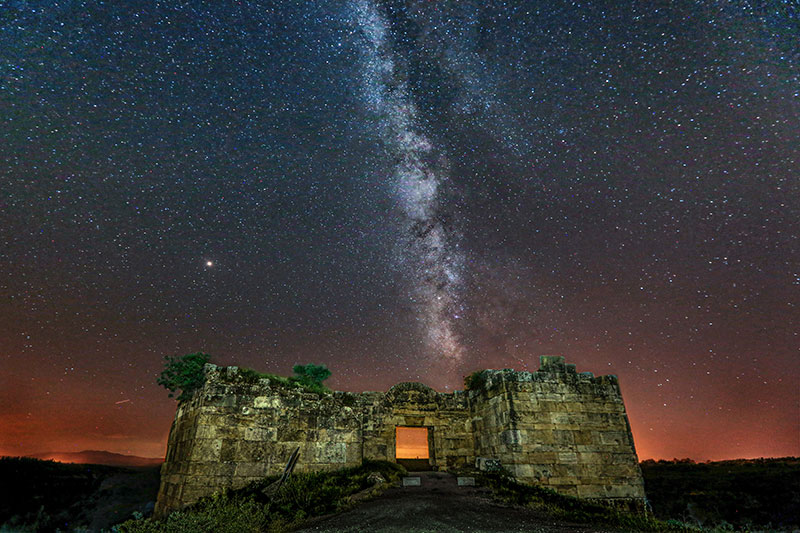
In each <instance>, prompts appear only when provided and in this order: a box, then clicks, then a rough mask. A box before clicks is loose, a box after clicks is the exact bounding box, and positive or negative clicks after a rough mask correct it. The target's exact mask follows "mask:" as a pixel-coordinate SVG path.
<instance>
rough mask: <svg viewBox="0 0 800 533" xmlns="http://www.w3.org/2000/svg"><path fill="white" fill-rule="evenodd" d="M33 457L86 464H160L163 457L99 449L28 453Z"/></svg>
mask: <svg viewBox="0 0 800 533" xmlns="http://www.w3.org/2000/svg"><path fill="white" fill-rule="evenodd" d="M28 457H32V458H34V459H41V460H43V461H57V462H59V463H77V464H87V465H108V466H137V467H138V466H160V465H161V463H163V462H164V459H162V458H159V457H138V456H136V455H124V454H121V453H112V452H104V451H99V450H83V451H81V452H45V453H37V454H33V455H30V456H28Z"/></svg>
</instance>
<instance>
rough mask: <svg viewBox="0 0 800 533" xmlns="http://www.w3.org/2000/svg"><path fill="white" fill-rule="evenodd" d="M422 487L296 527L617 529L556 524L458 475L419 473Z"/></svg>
mask: <svg viewBox="0 0 800 533" xmlns="http://www.w3.org/2000/svg"><path fill="white" fill-rule="evenodd" d="M409 476H416V477H419V478H420V481H421V485H420V486H419V487H394V488H390V489H389V490H387V491H386V492H384V493H383V494H381V495H380V496H378V497H377V498H375V499H373V500H370V501H368V502H366V503H364V504H362V505H360V506H358V507H356V508H354V509H351V510H349V511H346V512H344V513H341V514H338V515H334V516H331V517H327V518H321V519H318V520H315V521H311V522H309V523H307V524H305V526H304V527H302V528H301V529H297V530H296V531H298V532H302V533H311V532H325V533H334V532H344V533H362V532H365V531H370V532H375V533H395V532H396V533H400V532H413V533H456V532H466V531H471V532H486V533H512V532H513V533H516V532H528V533H539V532H542V533H544V532H547V533H550V532H553V533H588V532H601V531H613V530H609V529H597V528H595V527H590V526H581V525H574V524H565V523H563V522H561V523H557V522H554V521H552V520H551V519H548V518H547V517H546V516H544V515H542V514H540V513H537V512H534V511H532V510H530V509H524V508H515V507H508V506H503V505H499V504H497V503H495V502H494V501H493V500H492V498H491V493H490V492H489V491H488V489H483V488H480V487H459V486H458V484H457V480H456V477H455V476H453V475H450V474H445V473H440V472H415V473H410V474H409Z"/></svg>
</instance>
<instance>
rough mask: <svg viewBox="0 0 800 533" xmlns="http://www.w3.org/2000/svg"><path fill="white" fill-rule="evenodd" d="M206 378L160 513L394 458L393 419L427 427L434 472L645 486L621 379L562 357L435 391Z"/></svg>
mask: <svg viewBox="0 0 800 533" xmlns="http://www.w3.org/2000/svg"><path fill="white" fill-rule="evenodd" d="M206 375H207V379H206V384H205V386H204V387H203V389H202V390H200V391H198V392H197V393H196V394H195V396H194V398H193V399H192V400H191V401H188V402H182V403H181V404H179V406H178V410H177V412H176V415H175V421H174V422H173V425H172V429H171V431H170V437H169V442H168V449H167V457H166V461H165V463H164V465H163V467H162V472H161V488H160V490H159V496H158V502H157V504H156V515H163V514H165V513H166V512H168V511H169V510H172V509H176V508H180V507H182V506H184V505H186V504H189V503H192V502H194V501H197V500H198V499H199V498H201V497H203V496H206V495H210V494H211V493H213V492H214V491H215V490H220V489H223V488H229V487H234V488H238V487H241V486H243V485H245V484H247V483H248V482H250V481H254V480H258V479H262V478H263V477H265V476H269V475H273V474H279V473H280V472H281V471H282V470H283V467H284V465H285V464H286V461H287V460H288V459H289V456H290V455H291V453H292V452H293V451H294V449H295V448H297V447H299V448H300V455H299V459H298V463H297V466H296V470H297V471H316V470H322V469H336V468H342V467H346V466H356V465H360V464H361V462H362V461H363V460H364V459H381V460H387V461H394V460H395V428H396V427H397V426H418V427H420V426H421V427H427V428H428V436H429V443H430V452H431V458H430V464H431V465H432V467H433V468H434V469H436V470H444V471H455V470H461V469H466V468H471V467H474V465H475V460H476V458H477V457H489V458H495V459H499V460H500V461H501V462H502V464H503V466H504V467H506V468H507V469H509V470H510V471H511V472H512V473H513V474H514V475H515V476H517V477H518V478H519V479H520V480H522V481H525V482H533V483H538V484H542V485H545V486H549V487H551V488H553V489H555V490H557V491H558V492H561V493H563V494H570V495H573V496H579V497H582V498H596V499H601V500H612V501H618V502H625V503H633V504H634V506H637V505H641V504H643V502H644V488H643V483H642V477H641V472H640V471H639V467H638V461H637V458H636V454H635V450H634V448H633V438H632V437H631V433H630V429H629V426H628V422H627V416H626V414H625V407H624V404H623V403H622V396H621V393H620V390H619V385H618V383H617V380H616V378H614V377H613V376H604V377H593V376H592V375H591V374H589V373H583V374H578V373H576V372H575V368H574V366H573V365H566V364H565V363H564V360H563V358H562V357H557V356H554V357H550V356H543V357H542V365H541V368H540V370H539V371H537V372H533V373H531V372H514V371H512V370H502V371H498V370H487V371H485V372H484V377H485V386H483V387H480V388H478V389H477V390H471V391H467V392H463V391H456V392H454V393H449V394H448V393H440V392H436V391H434V390H433V389H431V388H430V387H427V386H425V385H423V384H421V383H401V384H398V385H395V386H394V387H392V388H391V389H390V390H389V391H388V392H386V393H380V392H366V393H362V394H353V393H347V392H335V393H333V394H330V395H324V394H322V395H318V394H312V393H308V392H304V391H303V390H301V389H297V388H289V387H286V386H285V385H281V384H276V385H273V384H271V383H270V381H269V380H267V379H265V378H261V379H259V378H258V377H257V375H255V374H254V373H251V372H244V371H240V370H239V369H238V368H236V367H227V368H222V367H216V366H214V365H208V366H207V367H206Z"/></svg>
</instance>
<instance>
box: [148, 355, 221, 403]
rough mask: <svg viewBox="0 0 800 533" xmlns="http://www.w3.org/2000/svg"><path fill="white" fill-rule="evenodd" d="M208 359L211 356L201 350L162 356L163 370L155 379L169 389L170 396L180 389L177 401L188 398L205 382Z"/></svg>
mask: <svg viewBox="0 0 800 533" xmlns="http://www.w3.org/2000/svg"><path fill="white" fill-rule="evenodd" d="M210 360H211V357H210V356H209V355H207V354H204V353H202V352H197V353H189V354H186V355H184V356H182V357H176V356H167V357H165V358H164V370H162V371H161V375H160V376H159V377H158V379H157V380H156V381H157V383H158V384H159V385H161V386H162V387H164V388H165V389H167V390H168V391H170V392H169V397H170V398H172V397H174V396H175V393H176V391H178V390H180V391H181V392H180V395H178V401H179V402H182V401H183V400H188V399H189V398H191V397H192V394H194V391H196V390H197V389H199V388H201V387H202V386H203V384H204V383H205V381H206V374H205V365H206V363H208V362H209V361H210Z"/></svg>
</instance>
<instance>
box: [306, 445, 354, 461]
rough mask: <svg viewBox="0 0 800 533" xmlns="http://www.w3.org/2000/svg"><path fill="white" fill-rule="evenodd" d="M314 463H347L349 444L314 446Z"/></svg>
mask: <svg viewBox="0 0 800 533" xmlns="http://www.w3.org/2000/svg"><path fill="white" fill-rule="evenodd" d="M314 462H316V463H322V464H342V463H345V462H347V444H345V443H344V442H329V443H317V444H316V445H315V446H314Z"/></svg>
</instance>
